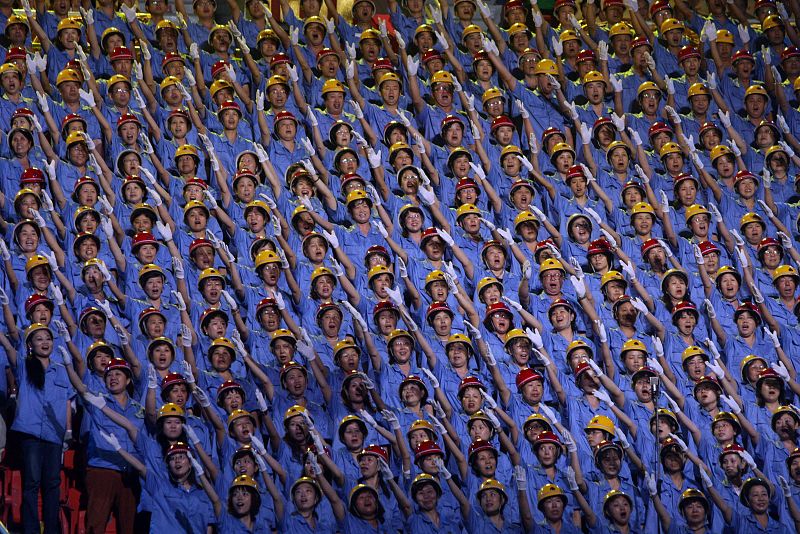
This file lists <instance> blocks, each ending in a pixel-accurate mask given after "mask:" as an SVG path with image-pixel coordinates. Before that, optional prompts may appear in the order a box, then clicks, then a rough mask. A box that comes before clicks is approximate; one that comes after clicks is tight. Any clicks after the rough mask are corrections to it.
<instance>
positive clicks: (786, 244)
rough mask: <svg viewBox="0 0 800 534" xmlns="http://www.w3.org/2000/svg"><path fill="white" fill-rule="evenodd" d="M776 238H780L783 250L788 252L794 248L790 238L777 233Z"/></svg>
mask: <svg viewBox="0 0 800 534" xmlns="http://www.w3.org/2000/svg"><path fill="white" fill-rule="evenodd" d="M778 238H780V240H781V244H782V245H783V248H785V249H786V250H789V249H791V248H793V247H794V243H793V242H792V238H791V237H789V236H788V235H786V234H785V233H783V232H778Z"/></svg>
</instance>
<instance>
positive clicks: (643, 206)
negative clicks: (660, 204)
mask: <svg viewBox="0 0 800 534" xmlns="http://www.w3.org/2000/svg"><path fill="white" fill-rule="evenodd" d="M639 213H648V214H650V215H652V216H653V217H655V215H656V210H654V209H653V206H651V205H650V204H648V203H647V202H637V203H636V204H634V205H633V208H631V217H632V216H634V215H636V214H639Z"/></svg>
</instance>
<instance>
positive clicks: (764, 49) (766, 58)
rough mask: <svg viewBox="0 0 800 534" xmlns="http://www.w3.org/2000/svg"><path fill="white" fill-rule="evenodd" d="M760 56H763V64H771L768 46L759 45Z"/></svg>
mask: <svg viewBox="0 0 800 534" xmlns="http://www.w3.org/2000/svg"><path fill="white" fill-rule="evenodd" d="M761 57H762V58H764V65H766V66H770V65H772V53H770V51H769V48H767V47H766V46H762V47H761Z"/></svg>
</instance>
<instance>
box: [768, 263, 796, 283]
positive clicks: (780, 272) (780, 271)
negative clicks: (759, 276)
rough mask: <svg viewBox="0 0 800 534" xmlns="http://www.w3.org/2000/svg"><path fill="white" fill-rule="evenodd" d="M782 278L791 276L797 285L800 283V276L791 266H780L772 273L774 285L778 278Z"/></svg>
mask: <svg viewBox="0 0 800 534" xmlns="http://www.w3.org/2000/svg"><path fill="white" fill-rule="evenodd" d="M782 276H790V277H792V278H794V281H795V282H796V283H800V274H798V273H797V269H795V268H794V267H792V266H791V265H779V266H778V267H777V268H776V269H775V271H774V272H773V273H772V283H773V284H774V283H775V282H776V281H777V280H778V278H781V277H782Z"/></svg>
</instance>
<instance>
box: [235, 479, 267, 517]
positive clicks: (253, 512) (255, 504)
mask: <svg viewBox="0 0 800 534" xmlns="http://www.w3.org/2000/svg"><path fill="white" fill-rule="evenodd" d="M237 488H243V489H244V490H245V491H246V492H248V493H249V494H250V496H251V497H252V501H250V510H249V511H248V512H247V514H248V515H249V516H250V519H253V520H255V518H256V516H257V515H258V511H259V510H260V509H261V494H260V493H259V492H258V490H255V489H253V488H250V487H246V486H232V487H231V488H230V489H229V490H228V513H230V514H231V515H234V514H233V513H232V510H233V490H235V489H237ZM234 517H235V516H234Z"/></svg>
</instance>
